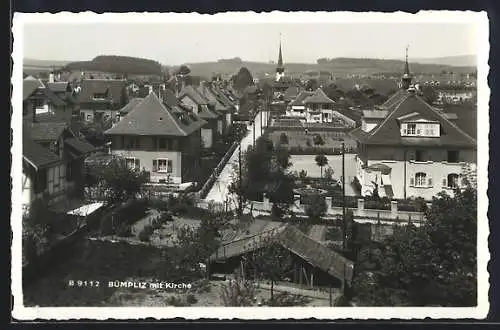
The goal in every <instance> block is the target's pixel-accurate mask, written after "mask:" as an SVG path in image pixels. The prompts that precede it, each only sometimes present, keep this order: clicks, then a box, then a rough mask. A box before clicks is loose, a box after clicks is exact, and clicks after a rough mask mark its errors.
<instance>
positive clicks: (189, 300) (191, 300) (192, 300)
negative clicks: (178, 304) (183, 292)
mask: <svg viewBox="0 0 500 330" xmlns="http://www.w3.org/2000/svg"><path fill="white" fill-rule="evenodd" d="M186 302H187V303H188V304H190V305H193V304H196V303H197V302H198V299H196V296H195V295H194V294H188V295H187V297H186Z"/></svg>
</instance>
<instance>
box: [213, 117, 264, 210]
mask: <svg viewBox="0 0 500 330" xmlns="http://www.w3.org/2000/svg"><path fill="white" fill-rule="evenodd" d="M261 113H262V115H261ZM261 113H258V114H257V116H256V118H255V130H254V129H253V127H251V126H250V127H249V131H248V132H247V135H246V136H245V137H244V138H243V139H242V140H241V143H240V147H239V148H236V150H235V151H234V153H233V154H232V155H231V157H230V158H229V161H228V162H227V164H226V166H224V169H223V170H222V172H221V173H220V175H219V177H218V178H217V180H216V181H215V183H214V185H213V186H212V189H210V191H209V192H208V194H207V197H206V198H205V201H206V202H211V201H213V202H216V203H224V202H228V208H230V209H233V208H235V207H236V203H231V201H235V200H236V198H235V197H234V196H230V193H229V189H228V188H229V185H230V184H231V182H232V180H233V177H234V174H233V173H234V165H235V164H237V163H238V157H239V149H240V148H241V151H242V152H245V151H246V150H247V149H248V147H249V146H251V145H252V144H253V141H254V132H255V140H257V139H258V138H259V137H260V136H261V124H262V123H261V119H262V122H263V127H266V124H267V116H268V113H267V112H264V111H262V112H261Z"/></svg>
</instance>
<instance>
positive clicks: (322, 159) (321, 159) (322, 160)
mask: <svg viewBox="0 0 500 330" xmlns="http://www.w3.org/2000/svg"><path fill="white" fill-rule="evenodd" d="M314 160H315V161H316V165H318V166H319V168H320V169H321V177H323V166H326V165H328V158H326V156H325V155H323V154H319V155H316V158H314Z"/></svg>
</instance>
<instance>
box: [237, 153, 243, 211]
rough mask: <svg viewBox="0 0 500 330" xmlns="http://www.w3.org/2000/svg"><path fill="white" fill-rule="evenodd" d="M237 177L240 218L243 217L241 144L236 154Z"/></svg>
mask: <svg viewBox="0 0 500 330" xmlns="http://www.w3.org/2000/svg"><path fill="white" fill-rule="evenodd" d="M238 172H239V173H238V175H239V179H240V182H239V184H238V186H239V187H238V190H239V191H238V215H239V216H242V215H243V199H242V194H243V182H242V173H241V143H240V147H239V152H238Z"/></svg>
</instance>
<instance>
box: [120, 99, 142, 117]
mask: <svg viewBox="0 0 500 330" xmlns="http://www.w3.org/2000/svg"><path fill="white" fill-rule="evenodd" d="M142 100H144V99H143V98H141V97H136V98H133V99H131V100H130V101H129V102H128V103H127V104H126V105H125V106H124V107H123V108H121V109H120V111H119V112H120V114H121V115H126V114H128V113H129V112H130V111H131V110H132V109H133V108H135V107H136V106H137V105H138V104H139V103H140V102H142Z"/></svg>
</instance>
